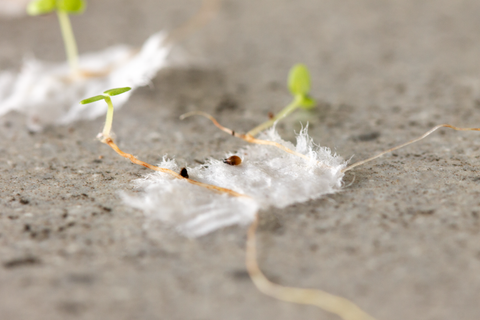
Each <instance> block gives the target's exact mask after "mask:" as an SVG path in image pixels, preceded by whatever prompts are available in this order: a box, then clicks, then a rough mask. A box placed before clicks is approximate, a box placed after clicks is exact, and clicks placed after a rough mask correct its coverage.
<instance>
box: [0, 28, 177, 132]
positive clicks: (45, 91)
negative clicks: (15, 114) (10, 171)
mask: <svg viewBox="0 0 480 320" xmlns="http://www.w3.org/2000/svg"><path fill="white" fill-rule="evenodd" d="M164 39H165V34H164V33H157V34H154V35H152V36H151V37H150V38H149V39H148V40H147V41H146V42H145V43H144V45H143V47H142V48H141V50H139V51H136V50H134V49H133V48H130V47H128V46H125V45H118V46H114V47H111V48H108V49H105V50H103V51H101V52H96V53H90V54H85V55H81V56H80V58H79V62H80V70H82V71H88V72H90V73H103V72H105V71H106V72H105V74H104V75H102V76H95V77H86V78H78V79H70V78H69V76H70V69H69V66H68V64H67V63H66V62H65V63H61V64H53V63H47V62H42V61H38V60H35V59H27V60H26V61H25V63H24V65H23V67H22V70H21V71H20V73H18V74H13V73H12V72H8V71H7V72H2V73H0V116H1V115H3V114H5V113H7V112H9V111H13V110H15V111H19V112H21V113H24V114H26V115H27V125H28V128H29V129H30V130H32V131H39V130H42V129H43V128H44V127H45V126H47V125H65V124H69V123H71V122H74V121H78V120H89V119H94V118H96V117H98V116H101V115H103V114H105V113H106V111H107V107H106V106H105V105H104V103H103V104H102V103H97V104H96V103H93V104H88V105H82V104H80V101H81V100H82V99H85V98H88V97H91V96H95V95H98V94H99V93H101V92H103V91H105V90H107V89H111V88H117V87H126V86H129V87H131V88H132V89H135V88H137V87H140V86H144V85H147V84H148V83H149V82H150V80H151V79H152V78H153V77H154V76H155V75H156V73H157V71H158V70H160V69H161V68H163V67H165V66H166V65H167V55H168V53H169V51H170V48H169V47H168V46H164V45H163V40H164ZM131 93H132V91H130V92H128V93H125V94H122V95H121V96H118V97H114V98H113V100H114V105H115V107H116V108H119V107H121V106H122V105H123V104H124V103H125V102H126V101H127V100H128V98H129V97H130V95H131Z"/></svg>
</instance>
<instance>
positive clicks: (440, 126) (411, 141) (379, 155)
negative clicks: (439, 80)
mask: <svg viewBox="0 0 480 320" xmlns="http://www.w3.org/2000/svg"><path fill="white" fill-rule="evenodd" d="M440 128H450V129H453V130H457V131H480V128H459V127H455V126H452V125H450V124H439V125H438V126H435V127H433V128H432V129H430V130H428V131H427V132H426V133H424V134H423V135H421V136H420V137H418V138H416V139H413V140H410V141H408V142H406V143H403V144H401V145H399V146H396V147H393V148H391V149H388V150H386V151H383V152H380V153H379V154H377V155H375V156H373V157H370V158H368V159H365V160H362V161H359V162H357V163H354V164H352V165H351V166H348V167H346V168H345V169H343V170H342V172H347V171H349V170H352V169H353V168H355V167H358V166H361V165H363V164H365V163H367V162H370V161H372V160H375V159H377V158H380V157H381V156H383V155H384V154H386V153H389V152H392V151H395V150H398V149H400V148H403V147H406V146H408V145H410V144H412V143H415V142H418V141H420V140H423V139H425V138H426V137H428V136H429V135H431V134H432V133H433V132H435V131H437V130H438V129H440Z"/></svg>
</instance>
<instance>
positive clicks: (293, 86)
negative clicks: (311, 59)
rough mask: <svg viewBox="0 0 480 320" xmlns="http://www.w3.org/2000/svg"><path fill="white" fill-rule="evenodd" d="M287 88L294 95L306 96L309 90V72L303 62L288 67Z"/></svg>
mask: <svg viewBox="0 0 480 320" xmlns="http://www.w3.org/2000/svg"><path fill="white" fill-rule="evenodd" d="M288 88H289V89H290V92H291V93H292V95H294V96H306V95H307V94H308V93H309V92H310V73H309V72H308V69H307V67H306V66H305V65H304V64H300V63H299V64H296V65H294V66H293V67H292V69H290V73H289V75H288Z"/></svg>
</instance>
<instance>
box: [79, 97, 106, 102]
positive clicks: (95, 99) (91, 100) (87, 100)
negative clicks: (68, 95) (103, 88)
mask: <svg viewBox="0 0 480 320" xmlns="http://www.w3.org/2000/svg"><path fill="white" fill-rule="evenodd" d="M99 100H105V96H104V95H99V96H94V97H91V98H88V99H84V100H82V101H80V103H81V104H89V103H92V102H95V101H99Z"/></svg>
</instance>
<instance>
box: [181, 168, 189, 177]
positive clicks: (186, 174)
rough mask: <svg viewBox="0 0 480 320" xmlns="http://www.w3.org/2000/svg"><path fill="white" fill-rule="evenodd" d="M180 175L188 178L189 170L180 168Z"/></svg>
mask: <svg viewBox="0 0 480 320" xmlns="http://www.w3.org/2000/svg"><path fill="white" fill-rule="evenodd" d="M180 175H181V176H182V177H184V178H187V179H188V171H187V168H182V169H181V170H180Z"/></svg>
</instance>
